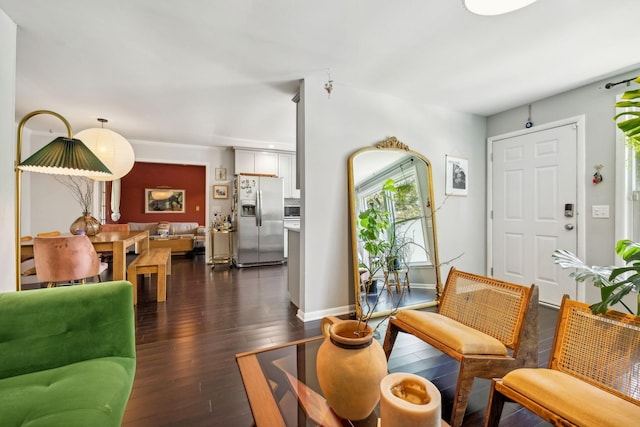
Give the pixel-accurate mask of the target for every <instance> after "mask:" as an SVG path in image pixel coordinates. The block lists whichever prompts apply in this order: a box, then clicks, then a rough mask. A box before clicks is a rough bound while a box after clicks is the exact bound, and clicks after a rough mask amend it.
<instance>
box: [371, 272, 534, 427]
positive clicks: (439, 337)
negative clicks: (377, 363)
mask: <svg viewBox="0 0 640 427" xmlns="http://www.w3.org/2000/svg"><path fill="white" fill-rule="evenodd" d="M398 332H404V333H409V334H412V335H414V336H416V337H418V338H420V339H421V340H423V341H425V342H426V343H427V344H429V345H431V346H433V347H435V348H437V349H438V350H440V351H442V352H443V353H445V354H447V355H448V356H450V357H452V358H454V359H455V360H457V361H459V362H460V370H459V372H458V381H457V384H456V391H455V396H454V400H453V408H452V414H451V421H450V424H451V426H452V427H459V426H460V425H461V424H462V420H463V418H464V414H465V411H466V408H467V402H468V400H469V395H470V393H471V388H472V386H473V380H474V378H489V379H490V378H494V377H499V376H502V375H504V374H506V373H507V372H509V371H511V370H513V369H516V368H519V367H522V366H532V367H537V366H538V288H537V287H536V286H535V285H531V286H521V285H518V284H515V283H508V282H504V281H500V280H496V279H493V278H490V277H486V276H481V275H477V274H472V273H467V272H463V271H460V270H456V269H455V268H452V269H451V270H450V271H449V275H448V276H447V282H446V284H445V287H444V291H443V294H442V298H441V300H440V302H439V305H438V311H437V313H433V312H426V311H421V310H404V311H401V312H399V313H398V314H396V315H395V316H394V317H392V318H391V319H390V320H389V324H388V327H387V333H386V336H385V340H384V344H383V348H384V351H385V353H386V355H387V358H389V357H390V356H391V352H392V350H393V346H394V343H395V341H396V338H397V335H398Z"/></svg>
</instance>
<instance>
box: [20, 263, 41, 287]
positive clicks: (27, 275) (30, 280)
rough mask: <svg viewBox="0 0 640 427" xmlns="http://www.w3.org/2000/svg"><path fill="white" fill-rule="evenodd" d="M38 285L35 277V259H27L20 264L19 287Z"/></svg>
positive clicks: (38, 281) (38, 280)
mask: <svg viewBox="0 0 640 427" xmlns="http://www.w3.org/2000/svg"><path fill="white" fill-rule="evenodd" d="M36 283H40V279H38V276H37V275H36V264H35V259H33V258H27V259H25V260H24V261H22V262H21V263H20V286H24V285H34V284H36Z"/></svg>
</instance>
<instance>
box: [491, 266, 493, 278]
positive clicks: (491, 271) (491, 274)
mask: <svg viewBox="0 0 640 427" xmlns="http://www.w3.org/2000/svg"><path fill="white" fill-rule="evenodd" d="M491 277H493V267H491Z"/></svg>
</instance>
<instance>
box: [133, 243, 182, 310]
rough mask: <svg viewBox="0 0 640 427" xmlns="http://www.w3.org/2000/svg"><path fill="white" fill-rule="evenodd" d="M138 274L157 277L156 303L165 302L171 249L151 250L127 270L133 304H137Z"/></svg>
mask: <svg viewBox="0 0 640 427" xmlns="http://www.w3.org/2000/svg"><path fill="white" fill-rule="evenodd" d="M138 274H157V275H158V302H161V301H166V300H167V275H170V274H171V249H169V248H153V249H149V250H146V251H144V252H142V253H140V255H138V256H137V257H136V259H134V260H133V261H131V264H129V267H128V268H127V277H128V279H129V281H130V282H131V284H132V285H133V303H134V304H137V303H138Z"/></svg>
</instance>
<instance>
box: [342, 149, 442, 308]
mask: <svg viewBox="0 0 640 427" xmlns="http://www.w3.org/2000/svg"><path fill="white" fill-rule="evenodd" d="M431 175H432V174H431V163H430V162H429V160H428V159H427V158H426V157H425V156H423V155H422V154H420V153H417V152H415V151H412V150H410V149H409V147H408V146H407V145H405V144H403V143H402V142H400V141H398V140H397V139H396V138H395V137H390V138H388V139H386V140H384V141H382V142H379V143H378V144H376V145H375V146H373V147H366V148H362V149H360V150H358V151H356V152H354V153H353V154H352V155H351V156H349V161H348V181H349V215H350V234H351V236H350V243H351V254H352V259H353V283H354V285H355V286H354V295H355V303H356V315H357V316H358V317H359V318H364V317H379V316H386V315H388V314H390V313H392V312H394V311H395V310H403V309H409V308H411V309H414V308H423V307H429V306H434V305H437V301H438V299H439V298H440V295H441V293H442V282H441V276H440V268H439V266H440V261H439V258H438V239H437V233H436V215H435V203H434V197H433V185H432V184H433V180H432V176H431Z"/></svg>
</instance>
